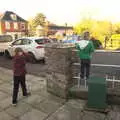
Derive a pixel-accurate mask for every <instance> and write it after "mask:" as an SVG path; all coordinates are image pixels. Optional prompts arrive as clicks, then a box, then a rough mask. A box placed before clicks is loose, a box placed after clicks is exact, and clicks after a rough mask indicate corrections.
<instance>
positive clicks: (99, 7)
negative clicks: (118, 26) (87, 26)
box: [0, 0, 120, 25]
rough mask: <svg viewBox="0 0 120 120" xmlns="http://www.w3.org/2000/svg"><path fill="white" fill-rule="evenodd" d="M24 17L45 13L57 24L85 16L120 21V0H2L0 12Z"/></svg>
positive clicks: (72, 22)
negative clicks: (8, 12)
mask: <svg viewBox="0 0 120 120" xmlns="http://www.w3.org/2000/svg"><path fill="white" fill-rule="evenodd" d="M4 11H13V12H15V13H16V14H18V15H19V16H21V17H23V18H24V19H26V20H27V19H29V18H31V17H34V16H35V15H36V14H37V13H43V14H44V15H45V16H46V17H47V19H48V20H49V21H51V22H53V23H55V24H59V25H64V24H65V23H67V24H69V25H75V24H76V23H78V22H79V21H80V20H81V19H83V18H89V17H90V18H93V19H97V20H109V21H112V22H120V0H0V12H4Z"/></svg>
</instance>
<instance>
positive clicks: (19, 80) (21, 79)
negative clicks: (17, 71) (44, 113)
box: [12, 75, 27, 103]
mask: <svg viewBox="0 0 120 120" xmlns="http://www.w3.org/2000/svg"><path fill="white" fill-rule="evenodd" d="M19 85H21V88H22V92H23V96H26V95H27V89H26V83H25V75H23V76H14V87H13V101H12V102H13V103H16V102H17V96H18V91H19Z"/></svg>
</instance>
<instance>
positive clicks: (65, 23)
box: [65, 23, 67, 35]
mask: <svg viewBox="0 0 120 120" xmlns="http://www.w3.org/2000/svg"><path fill="white" fill-rule="evenodd" d="M65 35H67V23H65Z"/></svg>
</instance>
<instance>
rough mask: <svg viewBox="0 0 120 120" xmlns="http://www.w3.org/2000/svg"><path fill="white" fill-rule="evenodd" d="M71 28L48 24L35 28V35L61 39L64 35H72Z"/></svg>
mask: <svg viewBox="0 0 120 120" xmlns="http://www.w3.org/2000/svg"><path fill="white" fill-rule="evenodd" d="M72 34H73V27H72V26H67V25H65V26H59V25H56V24H51V23H50V22H49V23H48V24H47V25H46V26H40V25H39V26H37V28H36V35H37V36H43V35H45V36H49V37H51V38H60V39H62V38H63V37H64V36H65V35H72Z"/></svg>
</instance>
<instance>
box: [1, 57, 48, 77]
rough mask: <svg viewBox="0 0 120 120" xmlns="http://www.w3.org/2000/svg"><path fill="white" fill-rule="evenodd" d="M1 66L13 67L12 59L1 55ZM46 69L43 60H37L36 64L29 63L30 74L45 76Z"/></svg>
mask: <svg viewBox="0 0 120 120" xmlns="http://www.w3.org/2000/svg"><path fill="white" fill-rule="evenodd" d="M0 67H4V68H8V69H12V60H11V59H7V58H5V57H4V56H2V55H0ZM45 69H46V65H45V64H43V63H41V62H37V63H36V64H31V63H28V64H27V71H28V73H29V74H33V75H37V76H45Z"/></svg>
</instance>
